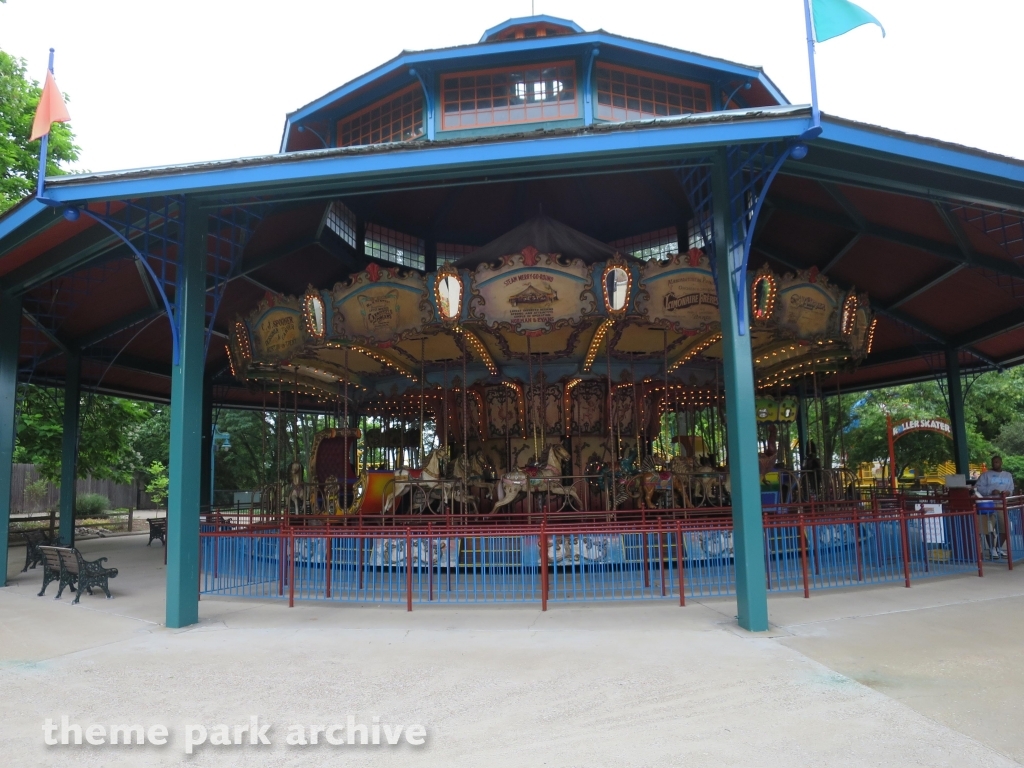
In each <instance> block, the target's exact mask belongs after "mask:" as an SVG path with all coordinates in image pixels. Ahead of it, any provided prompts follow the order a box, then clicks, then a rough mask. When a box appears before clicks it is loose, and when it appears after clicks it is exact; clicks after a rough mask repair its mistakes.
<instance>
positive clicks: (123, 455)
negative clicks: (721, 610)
mask: <svg viewBox="0 0 1024 768" xmlns="http://www.w3.org/2000/svg"><path fill="white" fill-rule="evenodd" d="M21 392H22V396H23V397H22V402H21V408H20V409H19V414H18V440H17V445H16V447H15V450H14V460H15V461H18V462H23V463H26V464H35V465H36V468H37V469H38V470H39V474H40V475H41V476H42V477H43V478H44V479H46V480H49V481H50V482H53V483H57V482H60V465H61V440H62V436H63V434H64V426H63V418H64V399H63V397H64V393H63V392H62V391H59V390H56V389H46V388H44V387H37V386H33V385H25V386H24V387H22V389H21ZM152 408H153V406H151V405H149V404H148V403H140V402H137V401H135V400H125V399H123V398H119V397H108V396H106V395H87V396H85V397H83V398H82V403H81V406H80V417H79V418H80V428H79V429H80V435H79V441H78V467H77V472H78V477H83V478H84V477H89V476H92V477H95V478H108V479H110V480H113V481H115V482H118V483H128V482H131V480H132V477H133V476H134V473H135V472H136V471H137V470H139V469H141V467H142V464H141V461H140V459H139V455H138V453H137V452H136V450H135V440H136V437H137V434H138V431H139V428H140V426H141V425H142V424H143V423H144V422H146V421H147V420H148V419H149V417H150V414H151V411H152Z"/></svg>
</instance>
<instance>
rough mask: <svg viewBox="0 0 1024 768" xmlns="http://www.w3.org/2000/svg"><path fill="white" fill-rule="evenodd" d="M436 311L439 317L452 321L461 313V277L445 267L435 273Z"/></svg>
mask: <svg viewBox="0 0 1024 768" xmlns="http://www.w3.org/2000/svg"><path fill="white" fill-rule="evenodd" d="M437 311H438V312H439V313H440V315H441V319H442V320H444V321H446V322H449V323H450V322H454V321H456V320H458V319H459V316H460V315H461V314H462V277H461V276H460V275H459V273H458V272H456V271H455V270H454V269H451V268H447V269H444V270H442V271H440V272H438V274H437Z"/></svg>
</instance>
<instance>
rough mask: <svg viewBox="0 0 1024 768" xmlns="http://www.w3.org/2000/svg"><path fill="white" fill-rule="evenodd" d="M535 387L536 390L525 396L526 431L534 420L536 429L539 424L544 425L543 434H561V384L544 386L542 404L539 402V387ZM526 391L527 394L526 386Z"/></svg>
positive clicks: (528, 391)
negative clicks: (526, 402) (526, 403)
mask: <svg viewBox="0 0 1024 768" xmlns="http://www.w3.org/2000/svg"><path fill="white" fill-rule="evenodd" d="M535 389H536V392H534V393H533V394H532V396H531V397H529V398H527V399H528V401H529V402H528V408H527V412H526V423H527V432H529V431H531V430H532V428H533V424H534V422H535V421H536V423H537V427H538V429H539V428H540V427H541V424H543V425H544V426H543V431H544V434H547V435H560V434H562V427H563V422H562V394H563V393H562V385H561V384H549V385H547V386H546V387H544V390H543V394H544V402H543V404H542V403H541V388H540V387H536V388H535ZM526 391H527V393H528V394H529V393H530V387H527V388H526Z"/></svg>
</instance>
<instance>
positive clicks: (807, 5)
mask: <svg viewBox="0 0 1024 768" xmlns="http://www.w3.org/2000/svg"><path fill="white" fill-rule="evenodd" d="M804 25H805V26H806V27H807V64H808V66H809V67H810V69H811V118H812V119H813V120H814V127H815V128H817V127H818V126H820V125H821V110H820V109H818V77H817V75H816V73H815V71H814V26H813V25H812V23H811V0H804Z"/></svg>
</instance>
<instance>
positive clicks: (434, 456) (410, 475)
mask: <svg viewBox="0 0 1024 768" xmlns="http://www.w3.org/2000/svg"><path fill="white" fill-rule="evenodd" d="M442 459H447V454H445V451H444V448H443V447H442V448H435V449H434V450H432V451H431V452H430V453H428V454H427V460H426V462H425V463H424V465H423V468H422V469H397V470H395V482H394V485H393V486H392V487H391V491H390V492H389V493H388V495H387V497H386V498H385V500H384V508H383V510H382V511H381V514H384V515H386V514H388V512H390V511H391V509H392V508H395V509H397V505H398V500H399V499H401V498H402V497H403V496H404V495H405V494H407V493H409V492H410V491H411V490H412V488H413V486H416V487H417V488H419V489H421V490H424V491H426V495H424V496H423V497H422V498H421V499H419V500H418V501H419V508H420V510H422V509H423V508H424V507H426V506H427V500H428V497H429V494H430V492H431V491H433V490H434V489H435V488H438V487H439V486H441V485H442V484H443V480H444V473H443V471H442V470H441V461H442Z"/></svg>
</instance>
